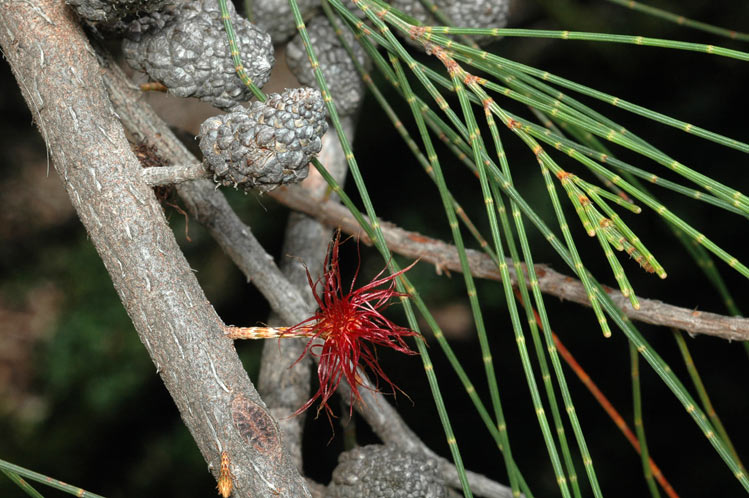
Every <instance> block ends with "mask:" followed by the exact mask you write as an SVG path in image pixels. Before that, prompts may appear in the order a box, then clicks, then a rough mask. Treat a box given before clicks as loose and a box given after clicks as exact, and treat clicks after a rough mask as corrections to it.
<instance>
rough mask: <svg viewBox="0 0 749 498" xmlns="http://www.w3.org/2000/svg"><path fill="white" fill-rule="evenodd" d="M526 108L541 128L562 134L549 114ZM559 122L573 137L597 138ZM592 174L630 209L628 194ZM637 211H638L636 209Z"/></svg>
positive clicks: (597, 175)
mask: <svg viewBox="0 0 749 498" xmlns="http://www.w3.org/2000/svg"><path fill="white" fill-rule="evenodd" d="M528 110H529V111H531V113H532V114H533V116H535V118H536V119H537V120H538V122H539V123H541V126H542V127H543V128H547V129H548V130H549V131H550V132H552V133H556V134H557V135H562V134H563V132H562V130H561V129H560V128H559V127H558V126H557V124H556V123H555V122H554V121H553V120H552V118H550V117H549V116H547V115H546V114H544V113H543V112H541V111H539V110H538V109H536V108H535V107H531V106H528ZM513 119H516V118H515V117H514V116H513ZM560 124H561V125H562V127H563V128H564V129H565V130H568V133H569V134H570V135H571V136H572V137H573V138H576V137H579V138H580V139H582V137H583V136H585V137H587V138H588V139H595V140H597V139H596V137H595V136H594V135H593V134H591V133H588V132H587V131H585V130H581V129H580V128H578V127H576V126H572V125H568V123H565V122H562V121H560ZM593 175H594V176H595V177H596V179H597V180H598V181H599V182H601V183H602V184H603V186H604V187H606V189H608V190H610V191H611V195H613V196H614V197H617V198H618V199H619V200H621V201H622V202H623V204H621V205H622V207H625V208H627V209H630V208H629V207H627V205H632V204H631V202H632V200H631V199H630V198H629V196H628V195H627V194H626V193H625V192H624V191H623V190H622V189H620V188H619V187H617V186H616V185H614V184H613V183H611V181H609V180H608V179H607V178H604V177H603V176H601V175H599V174H598V173H593ZM595 188H598V187H595ZM601 190H602V191H603V192H606V190H605V189H601ZM607 194H608V192H607ZM630 210H631V209H630ZM637 212H638V213H639V211H637Z"/></svg>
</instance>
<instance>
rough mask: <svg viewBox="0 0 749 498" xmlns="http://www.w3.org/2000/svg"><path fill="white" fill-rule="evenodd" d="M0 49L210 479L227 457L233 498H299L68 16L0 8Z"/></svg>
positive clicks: (53, 5) (47, 6)
mask: <svg viewBox="0 0 749 498" xmlns="http://www.w3.org/2000/svg"><path fill="white" fill-rule="evenodd" d="M0 46H2V49H3V52H4V54H5V56H6V58H7V59H8V62H9V63H10V65H11V68H12V69H13V72H14V74H15V76H16V79H17V80H18V82H19V86H20V88H21V90H22V93H23V95H24V98H25V99H26V101H27V103H28V105H29V108H30V109H31V111H32V114H33V116H34V119H35V121H36V123H37V125H38V127H39V128H40V130H41V132H42V135H43V136H44V138H45V140H46V142H47V145H48V147H49V149H50V152H51V155H52V158H53V160H54V165H55V169H56V170H57V172H58V173H59V175H60V177H61V179H62V181H63V183H64V185H65V189H66V190H67V192H68V194H69V196H70V199H71V202H72V203H73V206H74V207H75V209H76V211H77V213H78V216H79V217H80V219H81V221H82V222H83V224H84V226H85V227H86V230H87V232H88V234H89V236H90V238H91V241H92V242H93V244H94V246H95V247H96V250H97V251H98V253H99V255H100V257H101V259H102V261H103V263H104V266H105V267H106V269H107V271H108V272H109V274H110V276H111V278H112V282H113V284H114V287H115V290H116V291H117V293H118V295H119V297H120V299H121V301H122V303H123V305H124V307H125V309H126V310H127V313H128V315H129V316H130V318H131V320H132V321H133V324H134V326H135V329H136V331H137V332H138V335H139V337H140V338H141V340H142V342H143V344H144V345H145V346H146V349H147V350H148V353H149V354H150V356H151V358H152V360H153V362H154V364H155V365H156V370H157V372H158V373H159V375H160V376H161V378H162V380H163V382H164V384H165V386H166V388H167V389H168V391H169V393H170V394H171V396H172V398H173V399H174V402H175V404H176V405H177V408H178V409H179V412H180V415H181V416H182V419H183V421H184V423H185V425H186V426H187V427H188V429H189V430H190V432H191V434H192V436H193V438H194V439H195V441H196V444H197V445H198V448H199V449H200V451H201V453H202V454H203V456H204V457H205V459H206V461H207V462H209V463H210V464H212V468H213V472H214V474H217V473H218V468H219V460H220V453H221V451H226V452H227V454H228V456H229V459H230V462H231V471H232V473H233V474H234V476H235V481H234V484H235V493H234V496H270V495H272V494H273V493H276V492H278V493H280V495H282V496H289V497H297V496H308V495H309V490H308V489H307V487H306V484H305V482H304V480H303V478H302V477H301V476H300V475H299V473H298V472H297V470H296V469H295V468H294V465H293V463H292V462H290V461H289V459H288V458H287V456H286V454H285V452H284V449H283V445H282V444H281V436H280V432H279V430H278V426H277V424H276V422H275V421H274V420H273V418H272V417H271V416H270V415H269V414H268V412H267V410H266V408H265V405H264V404H263V402H262V400H261V399H260V397H259V395H258V394H257V392H256V391H255V388H254V386H253V385H252V383H251V382H250V380H249V378H248V377H247V374H246V372H245V370H244V368H243V367H242V364H241V363H240V361H239V359H238V357H237V355H236V352H235V351H234V348H233V345H232V343H231V341H230V340H229V339H227V338H225V337H224V335H223V331H222V325H223V324H222V322H221V320H220V318H219V317H218V316H217V315H216V313H215V311H214V309H213V308H212V307H211V305H210V303H209V302H208V301H207V299H206V297H205V295H204V294H203V291H202V289H201V288H200V286H199V285H198V282H197V280H196V279H195V277H194V275H193V273H192V271H191V270H190V267H189V265H188V263H187V261H186V260H185V258H184V256H183V255H182V253H181V251H180V249H179V247H178V245H177V243H176V241H175V239H174V237H173V235H172V232H171V230H170V229H169V226H168V225H167V223H166V220H165V219H164V215H163V212H162V209H161V206H160V204H159V202H158V201H157V200H156V198H155V196H154V194H153V191H152V189H151V188H149V187H148V186H147V185H146V184H145V183H144V182H142V181H141V179H140V175H139V169H140V168H141V166H140V164H139V163H138V161H137V159H136V158H135V156H134V155H133V153H132V152H131V150H130V146H129V143H128V141H127V138H126V137H125V133H124V131H123V129H122V125H121V124H120V122H119V120H118V119H117V115H116V114H115V112H114V110H113V108H112V106H111V104H110V101H109V99H108V96H107V92H106V89H105V87H104V85H103V83H102V78H101V74H100V66H99V64H98V61H97V59H96V56H95V53H94V51H93V49H92V48H91V46H90V45H89V43H88V41H87V39H86V37H85V35H84V34H83V32H82V30H81V29H80V26H79V25H78V24H77V22H76V19H75V18H74V16H73V14H72V12H71V11H70V9H69V8H67V7H66V6H65V4H64V2H62V1H53V0H36V1H35V2H30V1H17V2H7V1H6V2H2V3H0ZM209 188H211V189H212V187H210V186H209ZM144 416H148V412H147V410H144Z"/></svg>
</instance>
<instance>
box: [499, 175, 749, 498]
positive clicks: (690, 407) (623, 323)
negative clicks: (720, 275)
mask: <svg viewBox="0 0 749 498" xmlns="http://www.w3.org/2000/svg"><path fill="white" fill-rule="evenodd" d="M495 168H496V167H495ZM490 171H491V173H492V174H494V175H495V176H496V177H497V180H498V181H499V185H500V186H503V187H504V189H506V192H507V193H508V195H510V196H511V198H513V199H514V200H516V201H517V202H518V205H519V206H520V207H521V208H522V209H523V212H524V213H525V214H526V216H528V217H529V219H530V220H531V221H532V222H533V223H534V224H535V225H536V226H537V227H538V228H539V229H540V230H542V232H543V233H545V234H546V238H547V240H548V241H549V242H550V243H551V244H552V245H554V246H555V248H556V249H557V250H558V252H560V254H562V255H563V258H564V259H565V261H566V262H567V263H568V264H570V265H571V266H572V261H571V259H570V258H569V255H567V254H566V250H565V248H564V247H562V246H561V243H560V242H559V241H558V240H557V239H556V237H555V236H554V235H553V233H551V231H550V230H548V227H546V226H545V224H544V223H543V221H542V220H541V219H540V218H539V217H538V216H537V215H535V213H534V212H533V210H532V209H530V207H529V206H528V205H527V204H526V203H525V202H524V200H523V199H522V197H521V196H519V195H518V194H517V192H515V191H514V189H511V188H507V184H506V183H503V182H504V180H505V179H504V178H503V176H502V175H501V173H499V172H498V171H493V170H490ZM599 295H600V296H601V298H602V302H603V303H604V304H605V307H606V309H607V312H608V313H609V314H610V315H611V316H612V317H613V319H614V320H615V321H616V322H617V323H618V324H619V325H620V327H622V329H623V330H625V332H626V333H627V335H628V336H629V337H630V339H631V340H633V341H634V342H635V344H636V345H637V346H638V352H640V353H641V354H643V356H644V357H645V358H646V360H647V361H648V362H649V363H650V364H651V366H652V367H653V368H654V369H655V370H656V372H657V373H658V374H659V376H661V378H662V379H663V380H664V382H665V383H666V384H667V385H668V386H669V388H670V389H671V390H672V392H674V394H675V395H676V396H677V398H678V399H679V400H680V401H681V402H682V404H683V405H684V406H685V407H686V408H687V412H688V413H689V414H690V415H692V417H693V419H694V420H695V422H696V423H697V424H698V425H699V426H700V427H701V428H702V430H703V432H704V433H705V435H706V437H708V439H709V440H710V442H711V443H712V444H713V446H714V447H715V448H716V451H718V453H719V454H720V455H721V457H722V458H723V459H724V461H726V463H727V464H728V466H729V468H731V469H732V471H733V472H734V475H735V476H736V477H737V479H739V481H740V482H741V483H742V485H743V486H744V487H745V488H747V489H749V481H747V478H746V476H745V474H744V473H743V471H741V468H740V467H739V466H738V465H737V464H736V462H735V461H734V460H733V459H732V457H731V455H730V452H728V451H727V450H726V449H725V446H724V445H723V444H722V442H721V441H720V440H718V439H716V438H715V437H714V435H713V434H714V433H713V432H711V431H712V429H711V427H710V425H709V423H707V422H706V421H705V420H704V419H703V418H700V416H699V413H698V412H699V409H698V408H696V407H695V406H694V403H693V402H692V400H691V397H690V396H689V395H688V393H687V392H686V391H685V390H684V388H683V386H682V385H681V384H680V383H679V381H678V379H676V378H675V376H674V375H673V373H672V372H671V371H670V369H668V366H667V365H666V364H665V363H664V362H663V361H662V360H661V359H660V357H658V355H657V354H656V353H655V352H654V351H652V349H651V348H650V347H649V346H648V345H647V343H646V342H645V341H644V339H642V337H641V336H640V335H639V332H638V331H637V330H636V329H635V328H634V327H633V326H632V325H631V323H630V322H629V321H628V320H626V317H623V316H622V315H620V312H619V311H618V310H617V309H616V307H615V305H614V304H613V303H612V302H611V301H610V299H609V298H608V296H607V295H606V294H605V293H603V292H602V291H600V290H599Z"/></svg>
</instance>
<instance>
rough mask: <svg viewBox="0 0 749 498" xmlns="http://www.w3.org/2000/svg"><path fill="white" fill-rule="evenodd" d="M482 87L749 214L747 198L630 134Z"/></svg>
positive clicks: (497, 88) (495, 88)
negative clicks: (592, 136) (639, 156)
mask: <svg viewBox="0 0 749 498" xmlns="http://www.w3.org/2000/svg"><path fill="white" fill-rule="evenodd" d="M485 86H486V87H487V88H488V89H490V90H493V91H496V92H498V93H501V94H502V95H504V96H507V97H510V98H512V99H513V100H517V101H519V102H523V103H524V104H527V105H532V106H534V107H536V108H537V109H539V110H541V111H544V112H547V113H549V114H551V115H553V116H555V117H556V118H558V119H561V120H564V121H566V122H569V123H571V124H573V125H575V126H578V127H580V128H582V129H584V130H586V131H589V132H591V133H594V134H595V135H597V136H600V137H602V138H605V139H606V140H609V141H611V142H613V143H616V144H618V145H621V146H623V147H626V148H628V149H630V150H633V151H635V152H637V153H639V154H642V155H644V156H646V157H648V158H650V159H652V160H654V161H656V162H657V163H659V164H661V165H663V166H666V167H667V168H669V169H671V170H672V171H674V172H676V173H678V174H680V175H681V176H684V177H685V178H688V179H689V180H691V181H693V182H694V183H696V184H697V185H700V186H701V187H702V188H704V189H705V190H707V191H709V192H714V193H715V195H716V196H719V197H722V198H723V199H724V200H726V201H728V202H730V203H732V204H733V205H734V206H736V207H738V208H740V209H742V210H744V212H746V213H749V203H748V202H747V201H749V199H747V198H746V197H745V196H744V195H743V194H742V193H741V192H738V191H736V190H734V189H732V188H730V187H726V186H725V185H722V184H720V183H719V182H716V181H715V180H712V179H711V178H709V177H707V176H705V175H703V174H701V173H699V172H697V171H694V170H692V169H691V168H689V167H687V166H685V165H683V164H681V163H679V162H678V161H676V160H674V159H673V158H671V157H670V156H668V155H666V154H664V153H662V152H661V151H659V150H658V149H656V148H654V147H652V146H650V145H643V144H642V143H641V142H639V141H635V140H632V139H631V134H627V135H624V134H622V133H620V132H619V131H616V130H614V129H613V128H610V127H608V126H604V125H601V124H599V123H595V122H593V121H592V120H590V119H588V118H586V117H584V116H581V115H580V114H578V113H576V112H574V111H573V112H566V111H567V110H560V109H562V108H563V106H564V104H563V103H561V102H559V101H557V104H558V105H557V106H556V107H555V106H552V105H548V104H545V103H543V102H541V101H539V100H536V99H533V98H530V97H527V96H524V95H521V94H519V93H517V92H515V91H513V90H510V89H509V88H506V87H502V86H499V85H497V84H495V83H492V82H490V81H489V82H486V83H485Z"/></svg>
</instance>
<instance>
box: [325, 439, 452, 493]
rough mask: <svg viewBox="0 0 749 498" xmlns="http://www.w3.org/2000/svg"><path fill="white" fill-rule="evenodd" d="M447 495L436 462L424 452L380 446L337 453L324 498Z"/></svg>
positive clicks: (363, 447) (446, 489)
mask: <svg viewBox="0 0 749 498" xmlns="http://www.w3.org/2000/svg"><path fill="white" fill-rule="evenodd" d="M414 496H425V497H426V496H428V497H431V498H446V497H448V496H450V494H449V491H448V488H447V486H446V485H445V483H444V480H443V479H442V477H441V476H440V475H439V473H438V471H437V464H436V463H435V462H434V461H433V460H430V459H427V458H424V455H420V454H416V453H407V452H404V451H403V450H399V449H396V448H391V447H389V446H382V445H369V446H362V447H359V448H355V449H353V450H350V451H347V452H345V453H341V456H340V457H339V458H338V466H337V467H336V469H335V470H334V471H333V480H332V482H331V483H330V485H329V486H328V489H327V492H326V494H325V498H400V497H403V498H411V497H414Z"/></svg>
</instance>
